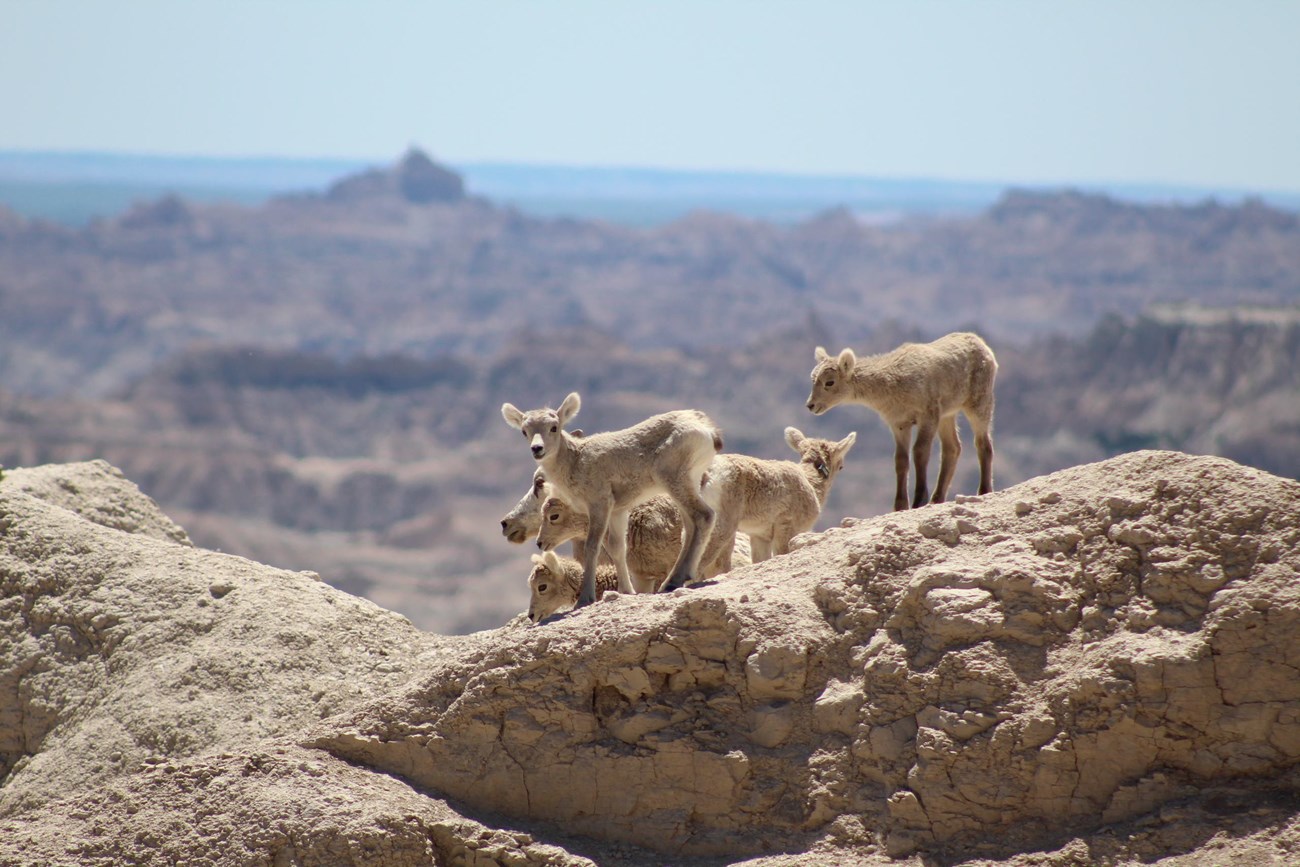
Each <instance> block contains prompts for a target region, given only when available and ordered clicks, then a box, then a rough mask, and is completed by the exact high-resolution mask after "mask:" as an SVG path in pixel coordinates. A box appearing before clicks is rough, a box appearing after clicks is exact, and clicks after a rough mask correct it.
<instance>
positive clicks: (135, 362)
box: [0, 148, 1300, 632]
mask: <svg viewBox="0 0 1300 867" xmlns="http://www.w3.org/2000/svg"><path fill="white" fill-rule="evenodd" d="M291 164H292V161H280V162H276V161H269V162H267V163H266V164H257V163H256V161H248V160H227V161H222V160H218V159H211V160H190V161H185V160H166V159H163V160H154V161H152V162H150V161H149V160H148V159H144V158H141V159H139V160H134V161H132V160H127V159H125V158H121V157H117V158H113V157H102V156H100V157H96V156H94V155H83V156H81V157H77V158H75V159H74V158H73V157H70V156H69V155H66V154H64V155H46V156H44V157H41V156H40V155H38V154H34V153H27V152H23V153H19V152H7V153H5V154H0V201H7V202H8V204H7V205H5V206H3V207H0V463H2V464H4V465H5V466H11V467H12V466H16V465H30V464H37V463H44V462H51V461H70V460H80V459H84V458H90V457H103V458H105V459H107V460H109V461H110V462H112V463H113V464H115V465H117V466H118V467H120V468H121V469H122V470H123V471H124V472H125V473H126V474H127V476H128V477H129V478H131V479H132V480H134V481H135V482H137V483H138V484H139V485H140V486H141V487H142V488H143V489H144V490H145V492H146V493H148V494H150V495H151V496H153V497H154V498H156V499H157V500H158V501H159V503H160V504H161V505H162V506H163V508H164V509H165V510H166V511H167V512H168V513H169V514H170V515H172V516H173V517H175V518H176V519H177V520H178V521H180V523H181V524H182V525H184V526H185V527H186V528H187V529H188V530H189V532H190V534H191V536H192V537H193V539H194V540H195V542H196V543H198V544H200V545H203V546H206V547H212V548H217V549H221V550H225V551H227V552H232V553H237V554H241V555H244V556H248V557H251V558H254V559H257V560H260V561H263V562H266V563H270V564H273V565H278V566H285V567H290V568H298V569H312V570H315V571H318V572H319V573H320V574H321V575H322V576H323V577H324V578H325V579H326V580H327V581H329V582H331V583H333V584H335V585H337V586H340V587H343V588H345V589H347V590H350V591H352V592H356V593H359V594H363V595H366V596H368V597H370V598H372V599H374V600H375V601H376V602H378V603H379V604H381V605H384V606H386V607H388V608H392V609H394V610H397V611H400V612H403V613H405V614H407V615H408V616H409V617H411V618H412V620H414V621H415V622H416V623H417V624H418V625H420V626H422V627H425V628H428V629H433V630H436V631H440V632H464V631H470V630H474V629H479V628H486V627H492V626H496V625H499V624H501V623H502V622H504V621H505V620H506V619H508V618H509V617H511V616H512V615H514V614H516V613H518V612H519V611H520V610H522V609H523V608H524V607H525V606H526V604H527V588H526V586H525V577H526V575H527V572H528V568H529V563H528V555H529V554H530V553H531V552H532V550H533V549H532V546H531V545H529V546H524V547H516V546H511V545H509V544H508V543H507V542H506V541H505V540H504V539H503V538H502V537H501V535H500V528H499V525H498V521H499V519H500V517H501V515H502V514H503V513H504V512H506V511H507V510H508V509H509V508H510V507H511V506H512V505H513V504H514V502H515V500H516V499H518V497H519V496H520V495H521V494H522V493H523V492H524V491H525V490H526V489H527V487H528V484H529V480H530V478H531V474H532V470H533V462H532V460H531V457H530V456H529V455H528V452H527V449H526V448H525V446H524V444H523V443H521V442H519V441H518V437H517V434H515V433H514V432H513V431H511V430H510V429H509V428H508V427H507V426H506V425H505V423H504V422H503V421H502V420H501V418H500V413H499V409H500V406H501V404H502V402H504V401H510V402H512V403H515V404H517V405H518V406H520V407H524V408H530V407H533V406H540V405H543V404H549V405H552V406H554V405H558V402H559V401H560V400H561V399H562V398H563V397H564V395H565V394H566V393H567V392H569V391H572V390H577V391H580V392H581V393H582V396H583V410H582V413H581V415H580V416H579V418H578V420H577V422H576V424H577V425H578V426H580V427H582V428H584V429H585V430H587V431H596V430H605V429H612V428H618V427H624V426H627V425H630V424H633V423H635V422H637V421H639V420H641V419H642V418H644V417H646V416H648V415H650V414H652V413H655V412H660V411H664V410H668V409H674V408H681V407H697V408H700V409H703V410H705V411H706V412H708V413H709V414H710V415H712V416H713V417H714V418H715V419H716V420H717V421H718V422H719V423H720V424H721V426H722V427H723V429H724V431H725V434H726V438H727V446H728V449H729V450H733V451H739V452H745V453H749V454H754V455H758V456H763V457H773V458H779V457H791V456H792V454H793V453H790V452H789V450H788V448H787V447H786V446H785V445H784V443H783V441H782V430H783V428H784V427H785V426H787V425H795V426H797V427H799V428H801V429H802V430H803V431H804V432H805V433H808V434H809V435H820V436H825V437H834V438H839V437H842V436H843V435H844V434H845V433H847V432H848V431H850V430H856V431H858V442H857V445H856V447H855V448H854V450H853V452H852V453H851V454H850V456H849V461H848V466H847V467H846V470H845V472H844V473H843V474H842V475H841V476H840V477H839V479H838V480H837V482H836V488H835V490H834V492H833V494H832V496H831V499H830V502H829V503H828V505H827V508H826V510H825V513H824V515H823V518H822V521H821V523H820V524H819V526H821V527H825V526H833V525H835V524H837V523H838V522H839V521H840V519H841V518H843V517H844V516H847V515H854V516H864V515H873V514H878V513H881V512H883V511H886V510H887V509H888V508H889V504H890V502H891V500H892V489H893V487H892V461H891V460H890V455H891V453H892V440H891V438H890V436H889V434H888V432H887V431H886V429H885V428H884V425H883V424H882V423H881V422H880V421H879V419H878V418H877V417H876V416H875V414H874V413H872V412H870V411H869V410H867V409H866V408H864V407H842V408H838V409H836V410H834V411H832V412H830V413H828V414H827V415H825V416H823V417H821V418H814V417H813V416H811V414H809V413H808V412H807V410H806V409H804V407H803V402H804V400H805V399H806V396H807V391H808V372H809V371H810V370H811V368H812V364H813V348H814V347H815V346H818V345H823V346H825V347H827V348H828V349H830V350H831V351H837V350H838V349H840V348H842V347H844V346H852V347H854V348H855V349H856V350H857V351H858V352H859V353H862V352H873V351H884V350H887V349H890V348H893V347H894V346H896V345H897V344H898V343H900V342H903V341H905V340H929V339H932V338H934V337H937V336H939V335H941V334H943V333H945V332H947V331H951V330H954V329H973V330H976V331H978V332H980V333H981V334H983V335H984V336H985V337H986V339H987V340H988V341H989V342H990V344H991V345H992V346H993V348H994V350H995V351H996V352H997V354H998V358H999V361H1000V365H1001V372H1000V375H999V380H998V409H997V416H996V427H995V443H996V446H997V448H998V454H997V459H996V465H995V468H996V480H997V484H998V487H1007V486H1010V485H1012V484H1015V483H1017V482H1019V481H1022V480H1024V479H1026V478H1029V477H1032V476H1035V475H1039V474H1041V473H1045V472H1049V471H1052V470H1055V469H1059V468H1062V467H1065V466H1069V465H1072V464H1076V463H1080V462H1085V461H1092V460H1097V459H1100V458H1103V457H1107V456H1110V455H1113V454H1117V453H1120V452H1123V451H1128V450H1131V449H1135V448H1147V447H1157V448H1175V449H1183V450H1186V451H1190V452H1196V453H1205V454H1218V455H1224V456H1227V457H1230V458H1233V459H1235V460H1238V461H1241V462H1243V463H1247V464H1251V465H1253V466H1257V467H1260V468H1263V469H1266V470H1269V471H1271V472H1274V473H1278V474H1281V475H1285V476H1290V477H1297V476H1300V218H1297V214H1296V212H1295V210H1294V206H1293V204H1292V203H1290V201H1289V200H1288V199H1286V197H1285V196H1280V197H1273V198H1270V199H1266V198H1263V197H1242V196H1237V197H1235V198H1233V197H1231V196H1229V195H1228V194H1226V193H1225V194H1224V195H1223V196H1222V197H1221V198H1220V197H1213V195H1212V191H1210V192H1207V191H1203V190H1202V191H1197V190H1171V189H1164V190H1154V191H1153V190H1141V189H1136V188H1134V189H1128V190H1125V191H1123V192H1124V195H1120V194H1112V193H1102V192H1097V191H1084V190H1079V189H1064V188H1047V187H1034V188H1022V189H1002V188H1000V187H999V188H994V187H993V185H985V184H957V183H954V184H947V185H945V184H939V183H935V184H929V185H924V184H923V185H920V186H917V185H913V186H912V187H908V186H907V185H906V184H903V183H901V182H900V183H898V184H894V185H892V186H891V185H890V184H887V183H882V184H878V185H875V186H872V185H871V184H869V183H868V182H866V181H862V180H859V181H855V182H852V183H849V182H848V181H842V182H841V183H839V184H836V183H835V181H834V179H821V180H818V179H809V178H790V177H780V176H777V177H773V178H771V179H769V180H768V181H762V182H759V181H756V180H755V179H754V178H751V177H747V176H743V175H739V176H737V175H725V174H724V175H717V174H701V175H699V176H698V177H695V178H694V180H693V181H692V180H691V178H692V176H691V175H690V173H684V172H677V173H661V174H659V175H655V173H653V172H647V173H636V172H631V173H628V172H623V173H616V172H604V173H601V172H590V173H585V174H584V173H583V172H581V171H578V170H569V172H568V174H565V172H563V171H561V170H551V172H550V173H549V174H548V172H545V171H543V172H540V175H539V174H537V173H534V174H532V175H529V174H528V173H526V172H524V171H523V170H522V169H519V168H515V169H509V168H508V167H501V166H498V167H496V168H495V169H493V168H492V167H482V166H480V167H479V168H478V169H472V168H471V169H469V170H466V171H464V172H461V171H459V170H453V169H451V168H449V167H447V166H445V165H442V164H440V163H437V162H435V161H433V160H432V159H430V158H429V157H428V156H427V155H426V154H425V153H423V152H422V151H420V150H418V149H415V148H413V149H411V150H410V151H408V152H407V153H406V154H404V155H403V156H401V157H400V158H398V159H397V160H395V161H394V162H392V163H390V164H387V165H379V166H374V165H369V164H366V163H363V162H361V161H349V160H338V161H317V162H312V163H303V164H301V165H298V166H297V169H296V170H295V171H289V170H287V169H285V166H286V165H291ZM6 166H8V167H9V169H8V170H9V174H8V175H6V174H5V172H6V168H5V167H6ZM494 172H495V174H494ZM512 172H513V174H512ZM6 177H9V178H10V180H9V181H8V182H6V181H5V180H4V179H5V178H6ZM19 177H21V178H22V180H20V181H18V180H13V179H14V178H19ZM6 184H7V185H6ZM548 184H551V186H550V187H548V186H547V185H548ZM494 185H495V186H494ZM15 190H18V192H17V193H15V192H14V191H15ZM742 190H749V191H750V192H749V193H745V194H743V195H742V193H741V192H739V191H742ZM59 191H62V192H59ZM1202 193H1204V194H1205V195H1204V196H1202V195H1201V194H1202ZM142 195H143V196H144V198H141V196H142ZM740 199H744V202H743V203H741V204H737V202H738V201H739V200H740ZM557 202H559V204H557ZM560 214H563V215H560ZM966 440H967V445H968V450H967V452H966V454H965V456H964V458H963V460H962V463H961V467H960V470H959V475H958V478H957V483H956V491H957V493H971V492H973V489H974V475H973V469H974V463H975V461H974V456H973V450H972V449H970V448H969V434H968V433H966Z"/></svg>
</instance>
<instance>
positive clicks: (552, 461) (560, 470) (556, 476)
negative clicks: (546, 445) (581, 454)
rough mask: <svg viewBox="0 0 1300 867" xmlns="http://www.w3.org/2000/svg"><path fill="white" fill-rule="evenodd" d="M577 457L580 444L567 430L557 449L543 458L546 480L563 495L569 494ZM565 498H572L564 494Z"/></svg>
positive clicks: (543, 470)
mask: <svg viewBox="0 0 1300 867" xmlns="http://www.w3.org/2000/svg"><path fill="white" fill-rule="evenodd" d="M577 458H578V446H577V444H576V443H575V442H574V441H573V438H572V437H570V436H569V434H568V432H567V431H566V432H565V433H564V435H563V436H561V437H560V443H559V445H558V446H557V447H556V449H555V451H554V452H553V453H551V454H549V455H547V456H546V457H545V458H544V459H543V460H542V472H543V473H545V474H546V480H547V481H548V482H550V483H551V485H552V486H554V487H555V488H556V489H557V490H558V492H559V493H560V494H561V495H562V496H564V495H567V494H568V490H569V478H570V476H571V475H572V471H573V467H574V464H575V463H577ZM564 498H565V499H566V500H572V497H570V496H564Z"/></svg>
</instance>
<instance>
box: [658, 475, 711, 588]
mask: <svg viewBox="0 0 1300 867" xmlns="http://www.w3.org/2000/svg"><path fill="white" fill-rule="evenodd" d="M665 487H666V488H667V489H668V495H669V496H670V497H672V498H673V500H674V501H675V502H676V503H677V508H679V509H681V510H682V550H681V553H679V554H678V555H677V562H676V563H674V564H673V570H672V571H671V572H669V573H668V580H666V581H664V583H663V586H662V587H660V588H659V592H661V593H668V592H670V591H673V590H676V589H677V588H678V587H685V586H686V585H687V584H689V583H690V582H691V581H692V580H694V577H695V575H696V573H697V572H698V570H699V567H700V558H701V557H702V556H703V554H704V546H705V544H707V542H708V541H709V533H710V532H711V531H712V530H713V525H714V520H715V514H714V511H713V508H712V507H711V506H709V504H708V503H706V502H704V500H703V498H701V497H700V495H699V494H698V493H697V491H698V490H699V487H700V486H699V482H698V481H693V480H687V482H686V484H684V485H683V484H671V485H665Z"/></svg>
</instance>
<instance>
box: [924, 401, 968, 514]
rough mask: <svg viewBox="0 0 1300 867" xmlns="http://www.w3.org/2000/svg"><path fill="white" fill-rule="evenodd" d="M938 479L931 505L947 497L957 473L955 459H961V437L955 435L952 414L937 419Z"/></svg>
mask: <svg viewBox="0 0 1300 867" xmlns="http://www.w3.org/2000/svg"><path fill="white" fill-rule="evenodd" d="M939 447H940V457H939V479H938V481H936V482H935V483H934V496H933V497H931V498H930V502H931V503H942V502H943V501H944V500H945V499H947V497H948V487H949V486H950V485H951V484H952V477H953V474H954V473H955V472H957V459H958V458H959V457H961V436H960V435H959V434H958V433H957V416H956V414H955V413H954V414H953V415H950V416H945V417H943V418H941V419H939Z"/></svg>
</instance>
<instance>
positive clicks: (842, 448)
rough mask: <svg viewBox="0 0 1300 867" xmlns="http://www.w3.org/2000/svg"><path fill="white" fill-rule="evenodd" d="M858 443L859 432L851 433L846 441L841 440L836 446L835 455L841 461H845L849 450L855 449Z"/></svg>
mask: <svg viewBox="0 0 1300 867" xmlns="http://www.w3.org/2000/svg"><path fill="white" fill-rule="evenodd" d="M857 441H858V432H857V431H852V432H850V433H849V435H848V436H846V437H845V438H844V439H842V440H840V441H839V442H837V443H836V444H835V454H836V455H837V456H838V457H839V459H840V460H844V456H845V455H847V454H848V453H849V449H851V448H853V444H854V443H855V442H857Z"/></svg>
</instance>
